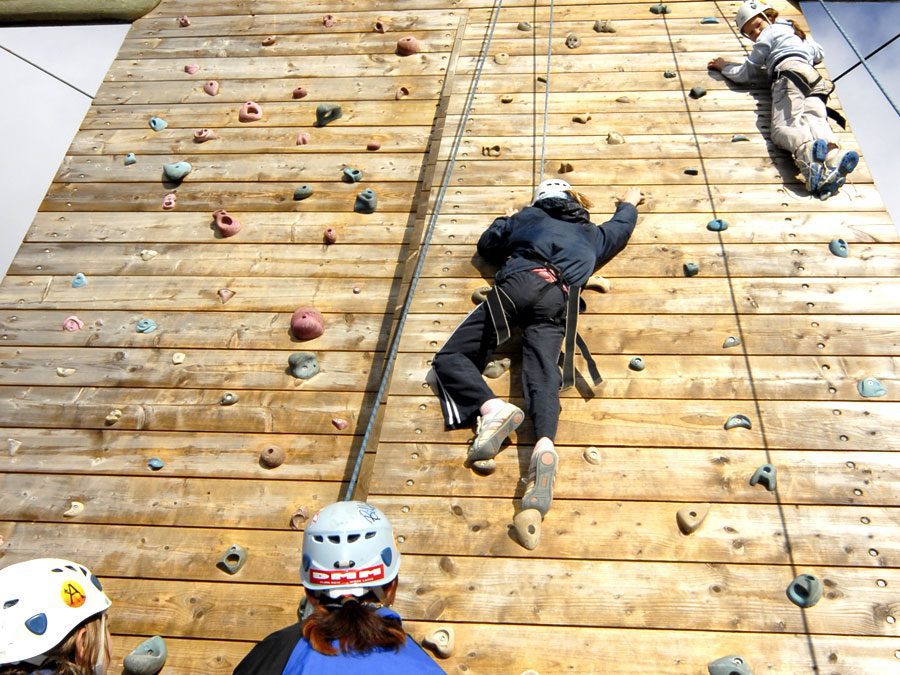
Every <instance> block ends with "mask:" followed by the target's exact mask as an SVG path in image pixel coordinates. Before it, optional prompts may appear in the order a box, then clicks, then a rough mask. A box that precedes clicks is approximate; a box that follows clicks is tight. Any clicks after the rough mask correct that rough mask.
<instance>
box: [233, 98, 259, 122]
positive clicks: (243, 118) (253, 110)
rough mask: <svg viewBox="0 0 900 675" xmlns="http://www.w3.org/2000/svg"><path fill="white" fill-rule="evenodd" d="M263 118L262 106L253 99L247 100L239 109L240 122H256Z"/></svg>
mask: <svg viewBox="0 0 900 675" xmlns="http://www.w3.org/2000/svg"><path fill="white" fill-rule="evenodd" d="M261 119H262V108H261V107H260V106H259V104H258V103H255V102H253V101H246V102H245V103H244V105H242V106H241V109H240V111H238V121H240V122H256V121H258V120H261Z"/></svg>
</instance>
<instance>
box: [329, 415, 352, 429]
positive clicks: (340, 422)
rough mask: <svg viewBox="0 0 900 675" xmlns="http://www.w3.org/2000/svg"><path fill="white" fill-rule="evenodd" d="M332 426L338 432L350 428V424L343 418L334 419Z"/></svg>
mask: <svg viewBox="0 0 900 675" xmlns="http://www.w3.org/2000/svg"><path fill="white" fill-rule="evenodd" d="M331 425H332V426H333V427H334V428H335V429H337V430H338V431H343V430H344V429H346V428H347V427H349V426H350V422H348V421H347V420H345V419H344V418H343V417H334V418H332V420H331Z"/></svg>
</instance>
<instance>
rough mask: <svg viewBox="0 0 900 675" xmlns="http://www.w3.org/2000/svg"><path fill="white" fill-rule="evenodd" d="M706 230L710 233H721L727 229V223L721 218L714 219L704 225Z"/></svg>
mask: <svg viewBox="0 0 900 675" xmlns="http://www.w3.org/2000/svg"><path fill="white" fill-rule="evenodd" d="M706 229H707V230H709V231H710V232H722V231H723V230H727V229H728V222H727V221H725V220H722V219H721V218H714V219H713V220H711V221H709V222H708V223H707V224H706Z"/></svg>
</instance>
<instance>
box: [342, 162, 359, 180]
mask: <svg viewBox="0 0 900 675" xmlns="http://www.w3.org/2000/svg"><path fill="white" fill-rule="evenodd" d="M341 173H342V174H343V175H342V176H341V180H343V181H344V182H345V183H358V182H359V181H361V180H362V179H363V172H362V171H361V170H360V169H354V168H352V167H349V166H345V167H344V170H343V171H342V172H341Z"/></svg>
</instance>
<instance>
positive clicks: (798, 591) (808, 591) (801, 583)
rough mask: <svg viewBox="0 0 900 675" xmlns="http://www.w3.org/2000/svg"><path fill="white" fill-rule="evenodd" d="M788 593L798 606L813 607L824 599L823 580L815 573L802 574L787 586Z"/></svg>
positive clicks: (789, 597)
mask: <svg viewBox="0 0 900 675" xmlns="http://www.w3.org/2000/svg"><path fill="white" fill-rule="evenodd" d="M786 593H787V596H788V599H789V600H790V601H791V602H793V603H794V604H795V605H797V606H798V607H803V608H807V607H812V606H813V605H815V604H816V603H817V602H819V600H821V599H822V581H821V580H820V579H819V577H817V576H815V575H813V574H800V575H798V576H797V577H796V578H795V579H794V580H793V581H792V582H791V583H790V585H789V586H788V587H787V591H786Z"/></svg>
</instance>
